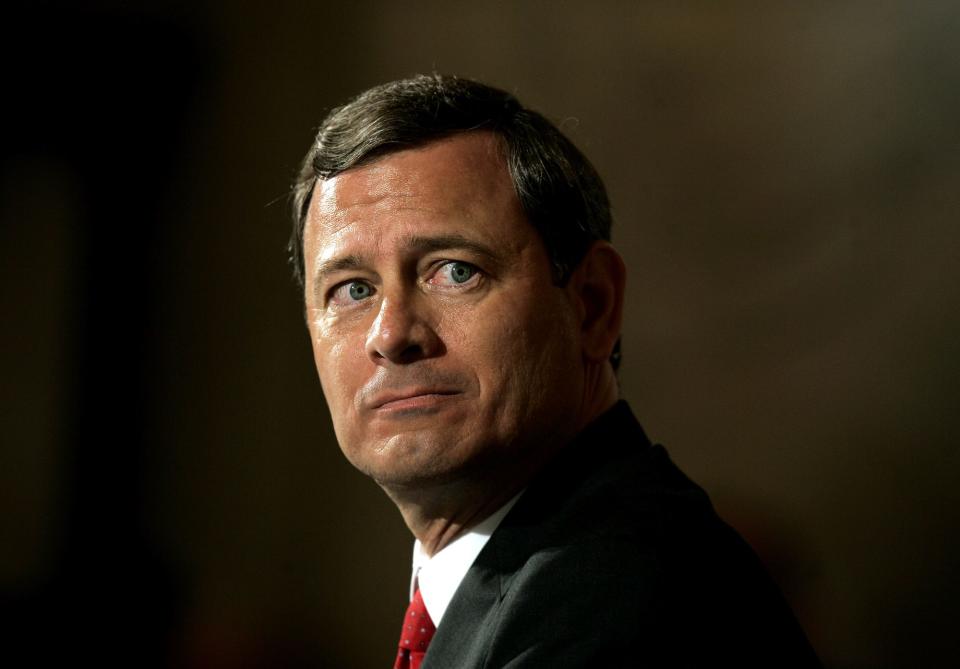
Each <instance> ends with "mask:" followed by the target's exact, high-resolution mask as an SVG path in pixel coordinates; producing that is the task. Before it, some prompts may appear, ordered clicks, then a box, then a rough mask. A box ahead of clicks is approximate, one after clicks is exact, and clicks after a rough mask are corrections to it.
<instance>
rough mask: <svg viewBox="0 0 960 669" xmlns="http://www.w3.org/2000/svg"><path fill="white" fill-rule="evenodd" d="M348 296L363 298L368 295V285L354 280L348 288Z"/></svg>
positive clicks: (369, 292) (357, 298)
mask: <svg viewBox="0 0 960 669" xmlns="http://www.w3.org/2000/svg"><path fill="white" fill-rule="evenodd" d="M349 292H350V297H351V298H352V299H354V300H363V299H366V298H368V297H370V294H371V290H370V286H369V285H367V284H365V283H360V282H359V281H354V282H353V283H351V284H350V288H349Z"/></svg>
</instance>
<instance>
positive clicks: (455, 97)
mask: <svg viewBox="0 0 960 669" xmlns="http://www.w3.org/2000/svg"><path fill="white" fill-rule="evenodd" d="M294 219H295V221H294V233H293V237H292V240H291V251H292V258H293V263H294V267H295V273H296V276H297V277H298V279H300V281H301V282H302V285H303V287H304V299H305V305H306V318H307V325H308V328H309V332H310V336H311V340H312V343H313V351H314V358H315V362H316V367H317V371H318V373H319V376H320V382H321V385H322V387H323V391H324V395H325V397H326V399H327V403H328V405H329V407H330V412H331V415H332V417H333V424H334V428H335V431H336V434H337V439H338V441H339V443H340V446H341V448H342V450H343V452H344V454H345V455H346V457H347V458H348V459H349V460H350V462H351V463H353V465H354V466H356V467H357V468H358V469H360V470H361V471H363V472H365V473H366V474H367V475H369V476H371V477H372V478H373V479H374V480H375V481H376V482H377V483H378V484H379V485H380V486H381V487H382V488H383V490H384V491H385V492H386V493H387V495H389V496H390V498H391V499H392V500H393V501H394V502H395V503H396V505H397V507H398V508H399V510H400V513H401V514H402V515H403V518H404V521H405V522H406V524H407V526H408V527H409V528H410V531H411V532H412V533H413V535H414V537H415V538H416V542H415V548H414V576H413V586H412V588H411V592H412V596H411V600H412V601H411V606H410V609H409V611H408V613H407V616H406V617H405V619H404V624H403V628H402V632H401V638H400V646H399V650H398V655H397V660H396V666H397V667H417V666H420V664H421V663H422V666H423V667H424V668H425V669H438V668H454V669H466V668H470V667H508V666H509V667H596V666H671V667H674V666H679V667H686V666H704V665H706V664H708V663H709V664H711V665H713V664H721V663H725V662H730V663H736V664H739V665H741V666H742V665H751V666H777V667H782V666H817V660H816V658H815V656H814V654H813V651H812V650H811V649H810V646H809V644H808V643H807V641H806V639H805V637H804V635H803V632H802V631H801V630H800V628H799V627H798V625H797V623H796V622H795V620H794V618H793V616H792V614H791V613H790V611H789V609H788V607H787V606H786V604H785V603H784V602H783V599H782V597H781V596H780V594H779V592H778V591H777V589H776V587H775V586H774V585H773V584H772V582H771V581H770V580H769V579H768V578H767V576H766V575H765V573H764V571H763V569H762V567H761V566H760V565H759V563H758V561H757V559H756V557H755V556H754V555H753V553H752V552H751V551H750V549H749V548H748V547H747V546H746V544H745V543H744V542H743V541H742V540H741V539H740V538H739V537H738V536H737V535H736V533H735V532H733V530H731V529H730V528H729V527H728V526H726V525H725V524H723V522H722V521H720V520H719V519H718V518H717V516H716V515H715V514H714V512H713V510H712V508H711V506H710V503H709V500H708V499H707V497H706V495H705V494H704V493H703V491H702V490H701V489H700V488H699V487H697V486H696V485H695V484H693V483H692V482H691V481H689V480H688V479H687V478H686V477H685V476H684V475H683V474H682V473H681V472H680V471H679V470H678V469H677V468H676V467H675V466H674V465H673V464H672V463H671V462H670V460H669V459H668V457H667V455H666V452H665V451H664V450H663V448H662V447H659V446H653V445H651V444H650V443H649V442H648V441H647V438H646V437H645V436H644V433H643V431H642V430H641V428H640V426H639V425H638V424H637V422H636V420H635V419H634V418H633V415H632V414H631V412H630V409H629V408H628V407H627V406H626V404H624V403H623V402H622V401H619V400H618V385H617V380H616V375H615V367H616V363H617V362H618V358H619V353H618V348H619V347H618V341H619V336H620V328H621V320H622V307H623V294H624V284H625V269H624V264H623V261H622V260H621V258H620V256H619V254H618V253H617V252H616V251H615V250H614V248H613V247H612V246H611V245H610V243H609V239H610V211H609V204H608V201H607V196H606V193H605V189H604V187H603V184H602V182H601V180H600V178H599V176H598V175H597V173H596V172H595V170H594V169H593V168H592V167H591V165H590V164H589V162H588V161H587V160H586V158H584V156H583V155H582V154H581V153H580V152H579V151H578V150H577V149H576V148H575V147H574V146H573V145H572V143H570V142H569V141H568V140H567V139H566V138H565V137H564V136H563V135H562V134H561V133H560V132H559V131H558V130H557V129H556V128H555V127H554V126H553V125H552V124H550V123H549V122H548V121H547V120H546V119H544V118H543V117H542V116H540V115H539V114H537V113H535V112H532V111H530V110H527V109H525V108H523V107H522V106H521V105H520V104H519V102H517V100H516V99H514V98H513V97H512V96H510V95H508V94H507V93H504V92H502V91H499V90H496V89H493V88H490V87H487V86H484V85H482V84H479V83H476V82H472V81H466V80H462V79H457V78H454V77H441V76H420V77H415V78H413V79H409V80H404V81H399V82H394V83H391V84H386V85H383V86H379V87H376V88H374V89H371V90H369V91H367V92H366V93H364V94H362V95H360V96H359V97H358V98H356V99H355V100H353V101H352V102H350V103H349V104H347V105H346V106H344V107H341V108H339V109H336V110H334V111H333V112H332V113H331V114H330V115H329V116H328V117H327V118H326V120H325V121H324V122H323V124H322V125H321V127H320V130H319V132H318V135H317V139H316V142H315V144H314V145H313V147H312V148H311V149H310V151H309V153H308V154H307V157H306V159H305V161H304V166H303V170H302V173H301V175H300V179H299V180H298V182H297V184H296V185H295V189H294Z"/></svg>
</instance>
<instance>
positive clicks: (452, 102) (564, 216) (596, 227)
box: [289, 74, 619, 367]
mask: <svg viewBox="0 0 960 669" xmlns="http://www.w3.org/2000/svg"><path fill="white" fill-rule="evenodd" d="M477 130H486V131H491V132H493V133H495V134H496V135H497V136H499V138H500V140H501V142H502V147H503V149H504V153H505V158H506V162H507V166H508V169H509V170H510V177H511V180H512V181H513V186H514V189H515V190H516V192H517V197H518V198H519V200H520V204H521V206H522V207H523V211H524V213H525V214H526V216H527V219H528V220H529V221H530V223H531V224H532V225H533V226H534V228H536V230H537V231H538V232H539V234H540V237H541V238H542V239H543V242H544V245H545V246H546V249H547V252H548V254H549V255H550V259H551V261H552V263H553V267H554V279H555V281H557V282H558V283H563V282H565V281H566V279H567V277H568V276H569V274H570V271H571V270H572V269H573V268H574V267H576V266H577V265H578V264H579V263H580V261H581V260H582V259H583V257H584V256H585V255H586V252H587V250H588V249H589V248H590V246H591V244H593V242H594V241H596V240H598V239H604V240H607V241H609V240H610V227H611V223H612V219H611V216H610V201H609V199H608V198H607V191H606V188H605V187H604V185H603V181H602V180H601V179H600V175H599V174H597V171H596V170H595V169H594V167H593V165H591V164H590V161H589V160H587V158H586V156H584V155H583V154H582V153H581V152H580V151H579V150H578V149H577V147H576V146H574V145H573V142H571V141H570V140H569V139H567V137H565V136H564V135H563V133H562V132H560V130H559V129H558V128H557V127H556V126H555V125H554V124H553V123H551V122H550V121H548V120H547V119H546V118H545V117H544V116H543V115H541V114H539V113H537V112H535V111H532V110H530V109H527V108H525V107H524V106H523V105H521V104H520V102H519V101H518V100H517V99H516V98H515V97H514V96H513V95H511V94H509V93H507V92H506V91H503V90H500V89H498V88H494V87H492V86H487V85H486V84H482V83H480V82H477V81H473V80H470V79H463V78H459V77H455V76H446V75H440V74H430V75H418V76H415V77H412V78H410V79H402V80H400V81H393V82H390V83H386V84H382V85H380V86H375V87H374V88H371V89H369V90H367V91H365V92H363V93H361V94H360V95H359V96H357V97H356V98H354V99H353V100H351V101H350V102H348V103H347V104H346V105H344V106H342V107H338V108H336V109H334V110H333V111H331V112H330V113H329V114H328V115H327V117H326V118H325V119H324V120H323V122H322V123H321V124H320V128H319V129H318V131H317V136H316V140H315V141H314V143H313V146H311V147H310V150H309V151H308V152H307V155H306V157H305V158H304V160H303V165H302V167H301V169H300V174H299V175H298V177H297V180H296V182H295V183H294V186H293V193H292V195H293V198H292V199H293V234H292V235H291V237H290V244H289V250H290V261H291V264H292V265H293V273H294V277H295V278H296V280H297V282H298V283H299V284H300V285H301V286H303V283H304V278H305V277H304V258H303V228H304V223H305V221H306V217H307V211H308V209H309V207H310V198H311V196H312V195H313V189H314V186H315V185H316V183H317V180H318V179H330V178H332V177H334V176H336V175H337V174H340V173H341V172H345V171H347V170H349V169H351V168H353V167H359V166H361V165H365V164H368V163H371V162H373V161H374V160H376V159H377V158H380V157H382V156H385V155H387V154H390V153H394V152H397V151H402V150H404V149H409V148H414V147H418V146H422V145H424V144H427V143H429V142H432V141H436V140H439V139H443V138H446V137H450V136H452V135H456V134H459V133H465V132H472V131H477ZM611 360H612V362H614V367H616V366H617V362H618V361H619V342H618V346H617V348H616V350H615V351H614V355H613V357H612V358H611Z"/></svg>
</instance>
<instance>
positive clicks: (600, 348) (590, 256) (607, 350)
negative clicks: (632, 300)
mask: <svg viewBox="0 0 960 669" xmlns="http://www.w3.org/2000/svg"><path fill="white" fill-rule="evenodd" d="M626 282H627V268H626V266H625V265H624V263H623V258H621V257H620V254H619V253H617V250H616V249H614V248H613V246H611V245H610V243H609V242H605V241H602V240H601V241H596V242H594V243H593V245H592V246H591V247H590V249H589V250H588V251H587V254H586V256H584V258H583V260H582V261H581V262H580V264H579V265H577V267H576V268H575V269H574V270H573V272H572V273H571V274H570V279H569V283H568V284H567V288H568V290H570V291H571V297H572V298H573V299H574V301H575V304H576V305H577V306H578V314H579V316H580V337H581V342H582V346H583V355H584V358H585V359H586V360H589V361H590V362H596V363H602V362H606V361H607V360H608V359H609V358H610V354H611V353H612V352H613V347H614V344H616V342H617V339H619V338H620V329H621V327H622V326H623V295H624V288H625V286H626Z"/></svg>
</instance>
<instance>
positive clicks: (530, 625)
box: [423, 402, 819, 669]
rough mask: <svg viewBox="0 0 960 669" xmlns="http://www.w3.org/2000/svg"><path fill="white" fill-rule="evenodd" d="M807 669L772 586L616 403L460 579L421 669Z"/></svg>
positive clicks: (536, 484)
mask: <svg viewBox="0 0 960 669" xmlns="http://www.w3.org/2000/svg"><path fill="white" fill-rule="evenodd" d="M727 665H729V666H734V667H743V666H750V667H760V666H763V667H770V668H780V667H816V666H819V663H818V661H817V658H816V656H815V654H814V652H813V650H812V649H811V647H810V644H809V643H808V642H807V639H806V637H805V635H804V633H803V631H802V630H801V629H800V627H799V625H798V624H797V622H796V620H795V618H794V616H793V614H792V612H791V611H790V609H789V607H788V606H787V604H786V602H785V601H784V599H783V597H782V596H781V594H780V592H779V590H778V589H777V587H776V586H775V585H774V584H773V582H772V581H771V580H770V578H769V577H768V576H767V574H766V572H765V571H764V569H763V567H762V566H761V564H760V562H759V561H758V559H757V557H756V556H755V555H754V553H753V551H752V550H751V549H750V548H749V547H748V546H747V544H746V543H745V542H744V541H743V539H741V538H740V536H739V535H738V534H737V533H736V532H735V531H734V530H732V529H731V528H730V527H729V526H728V525H726V524H725V523H724V522H723V521H722V520H720V518H719V517H718V516H717V515H716V514H715V513H714V511H713V507H712V506H711V504H710V501H709V499H708V498H707V495H706V493H704V491H703V490H702V489H701V488H700V487H699V486H697V485H696V484H694V483H693V482H692V481H690V479H688V478H687V477H686V476H685V475H684V474H683V473H682V472H681V471H680V470H679V469H677V467H676V466H675V465H674V464H673V463H672V462H671V461H670V459H669V457H668V456H667V453H666V451H665V450H664V449H663V448H662V447H661V446H654V445H651V444H650V442H649V441H648V440H647V437H646V436H645V435H644V433H643V430H642V429H641V428H640V425H639V424H638V423H637V421H636V419H635V418H634V417H633V414H632V413H631V412H630V409H629V408H628V407H627V405H626V404H625V403H623V402H620V403H618V404H617V405H616V406H615V407H614V408H613V409H611V410H610V411H609V412H607V413H606V414H604V415H603V416H601V417H600V418H599V419H598V420H597V421H596V422H594V423H593V424H592V425H590V426H589V427H588V428H587V429H586V430H584V432H583V433H582V434H581V435H580V436H579V437H578V438H577V439H576V440H575V441H574V443H572V444H571V445H570V446H568V447H567V448H565V449H564V450H563V451H562V452H561V453H560V454H559V455H558V456H557V457H556V458H555V459H554V460H553V461H552V462H551V464H550V465H549V466H548V467H547V468H546V469H545V470H544V471H543V472H542V473H541V474H540V475H539V476H538V477H537V478H536V479H535V480H534V481H533V482H532V483H531V484H530V485H529V487H528V488H527V490H526V492H525V493H524V494H523V496H522V497H521V498H520V500H519V501H518V502H517V504H516V505H515V506H514V508H513V509H511V511H510V513H509V514H507V516H506V518H504V520H503V522H502V523H501V525H500V527H499V528H497V530H496V531H495V532H494V534H493V536H492V537H491V538H490V540H489V542H488V543H487V545H486V546H485V547H484V549H483V551H481V553H480V555H479V556H478V557H477V560H476V562H475V563H474V564H473V566H472V567H471V568H470V571H469V572H468V573H467V575H466V577H465V578H464V580H463V582H462V583H461V585H460V587H459V589H458V590H457V593H456V595H454V598H453V600H452V601H451V603H450V606H449V608H448V609H447V611H446V613H445V614H444V618H443V620H442V622H441V624H440V627H439V628H438V629H437V633H436V636H434V638H433V641H432V642H431V644H430V648H429V651H428V652H427V655H426V658H425V662H424V664H423V669H472V668H480V667H487V668H490V669H492V668H495V667H496V668H499V667H516V668H519V667H537V668H549V669H554V668H564V667H591V668H592V667H704V666H727Z"/></svg>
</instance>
